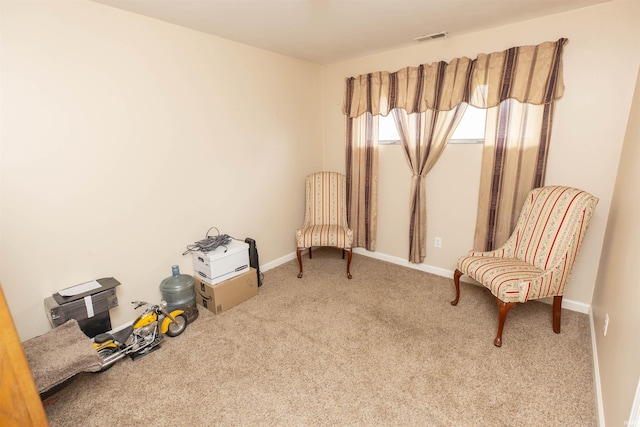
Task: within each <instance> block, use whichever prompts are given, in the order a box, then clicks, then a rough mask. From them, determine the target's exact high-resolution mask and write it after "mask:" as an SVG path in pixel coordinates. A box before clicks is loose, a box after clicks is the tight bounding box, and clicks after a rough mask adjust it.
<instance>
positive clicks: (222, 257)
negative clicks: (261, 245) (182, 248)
mask: <svg viewBox="0 0 640 427" xmlns="http://www.w3.org/2000/svg"><path fill="white" fill-rule="evenodd" d="M191 255H192V256H193V270H194V271H195V274H197V275H198V276H199V277H200V279H201V280H203V281H204V282H206V283H209V284H210V285H215V284H216V283H219V282H222V281H224V280H227V279H230V278H232V277H234V276H237V275H239V274H242V273H245V272H247V271H249V245H248V244H247V243H245V242H242V241H239V240H231V242H229V244H227V245H225V246H218V247H217V248H216V249H215V250H213V251H210V252H207V253H203V252H200V251H193V252H191Z"/></svg>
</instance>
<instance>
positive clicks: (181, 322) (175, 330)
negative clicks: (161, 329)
mask: <svg viewBox="0 0 640 427" xmlns="http://www.w3.org/2000/svg"><path fill="white" fill-rule="evenodd" d="M174 319H175V320H176V321H175V322H171V323H169V329H167V335H169V336H170V337H177V336H178V335H180V334H181V333H183V332H184V330H185V329H187V318H186V316H185V315H184V314H179V315H177V316H176V317H174Z"/></svg>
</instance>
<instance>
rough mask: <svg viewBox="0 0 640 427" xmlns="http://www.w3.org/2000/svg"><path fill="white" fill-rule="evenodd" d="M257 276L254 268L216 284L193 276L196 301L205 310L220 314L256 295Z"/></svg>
mask: <svg viewBox="0 0 640 427" xmlns="http://www.w3.org/2000/svg"><path fill="white" fill-rule="evenodd" d="M257 277H258V276H257V274H256V270H255V268H251V269H249V271H247V272H245V273H242V274H240V275H238V276H235V277H232V278H231V279H227V280H225V281H222V282H219V283H216V284H211V283H207V282H206V281H204V280H203V279H202V278H201V277H198V276H194V278H193V279H194V285H193V286H194V287H195V290H196V302H197V303H198V304H200V305H202V306H203V307H205V308H206V309H207V310H209V311H211V312H213V313H215V314H220V313H222V312H224V311H227V310H228V309H230V308H231V307H235V306H236V305H238V304H240V303H241V302H244V301H246V300H248V299H249V298H251V297H254V296H256V295H258V278H257Z"/></svg>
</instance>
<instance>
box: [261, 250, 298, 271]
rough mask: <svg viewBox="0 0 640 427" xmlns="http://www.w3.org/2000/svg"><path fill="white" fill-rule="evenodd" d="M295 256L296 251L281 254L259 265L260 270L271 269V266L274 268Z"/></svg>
mask: <svg viewBox="0 0 640 427" xmlns="http://www.w3.org/2000/svg"><path fill="white" fill-rule="evenodd" d="M295 258H296V253H295V252H291V253H290V254H288V255H285V256H282V257H280V258H278V259H275V260H273V261H271V262H268V263H266V264H263V265H261V266H260V271H262V272H265V271H268V270H271V269H272V268H276V267H277V266H279V265H282V264H284V263H285V262H289V261H291V260H292V259H295Z"/></svg>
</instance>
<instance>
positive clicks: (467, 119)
mask: <svg viewBox="0 0 640 427" xmlns="http://www.w3.org/2000/svg"><path fill="white" fill-rule="evenodd" d="M486 119H487V110H485V109H484V108H476V107H472V106H471V105H469V106H467V109H466V110H465V112H464V116H462V120H460V123H459V124H458V127H457V128H456V130H455V131H454V132H453V136H452V137H451V139H479V140H484V126H485V122H486Z"/></svg>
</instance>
